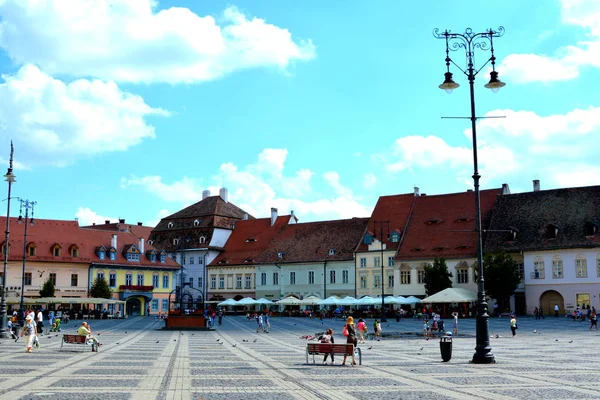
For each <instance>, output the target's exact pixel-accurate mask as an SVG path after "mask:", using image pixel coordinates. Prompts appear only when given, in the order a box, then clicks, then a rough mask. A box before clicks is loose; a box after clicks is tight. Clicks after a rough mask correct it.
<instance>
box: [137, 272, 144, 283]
mask: <svg viewBox="0 0 600 400" xmlns="http://www.w3.org/2000/svg"><path fill="white" fill-rule="evenodd" d="M137 285H138V286H144V274H138V276H137Z"/></svg>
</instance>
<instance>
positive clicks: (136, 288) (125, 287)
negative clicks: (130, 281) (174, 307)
mask: <svg viewBox="0 0 600 400" xmlns="http://www.w3.org/2000/svg"><path fill="white" fill-rule="evenodd" d="M119 290H132V291H138V292H151V291H153V290H154V286H144V285H119Z"/></svg>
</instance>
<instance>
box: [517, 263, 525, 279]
mask: <svg viewBox="0 0 600 400" xmlns="http://www.w3.org/2000/svg"><path fill="white" fill-rule="evenodd" d="M517 268H518V270H519V277H520V278H521V282H523V277H524V276H525V265H524V264H523V263H518V264H517Z"/></svg>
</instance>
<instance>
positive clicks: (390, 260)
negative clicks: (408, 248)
mask: <svg viewBox="0 0 600 400" xmlns="http://www.w3.org/2000/svg"><path fill="white" fill-rule="evenodd" d="M393 266H394V257H393V256H392V257H388V267H393Z"/></svg>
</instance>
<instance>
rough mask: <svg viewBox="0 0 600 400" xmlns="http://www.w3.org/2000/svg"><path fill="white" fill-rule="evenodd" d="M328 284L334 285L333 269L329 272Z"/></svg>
mask: <svg viewBox="0 0 600 400" xmlns="http://www.w3.org/2000/svg"><path fill="white" fill-rule="evenodd" d="M329 283H331V284H334V283H335V269H331V270H329Z"/></svg>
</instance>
